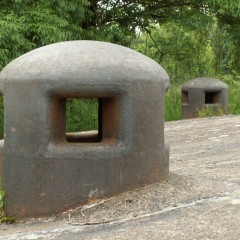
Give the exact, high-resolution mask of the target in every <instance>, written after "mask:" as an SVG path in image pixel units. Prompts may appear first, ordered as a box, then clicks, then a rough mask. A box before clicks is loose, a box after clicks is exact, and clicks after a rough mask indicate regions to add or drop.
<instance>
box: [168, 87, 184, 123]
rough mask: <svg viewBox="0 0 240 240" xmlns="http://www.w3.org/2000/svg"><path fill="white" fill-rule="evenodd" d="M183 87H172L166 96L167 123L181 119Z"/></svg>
mask: <svg viewBox="0 0 240 240" xmlns="http://www.w3.org/2000/svg"><path fill="white" fill-rule="evenodd" d="M181 113H182V110H181V87H180V86H174V85H172V86H170V88H169V89H168V91H167V93H166V95H165V121H173V120H179V119H181Z"/></svg>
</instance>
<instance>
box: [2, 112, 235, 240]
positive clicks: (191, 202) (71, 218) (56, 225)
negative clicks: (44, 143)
mask: <svg viewBox="0 0 240 240" xmlns="http://www.w3.org/2000/svg"><path fill="white" fill-rule="evenodd" d="M165 134H166V140H167V142H168V143H169V144H170V146H171V149H170V172H171V174H170V178H169V179H168V180H166V181H164V182H162V183H156V184H153V185H150V186H146V187H143V188H140V189H137V190H136V191H132V192H128V193H124V194H121V195H119V196H116V197H112V198H110V199H102V200H99V201H95V202H92V203H89V204H88V205H85V206H82V207H79V208H78V209H73V210H69V211H68V212H65V213H62V214H59V215H58V216H54V217H51V218H42V219H27V220H24V221H20V222H19V223H18V224H15V225H5V224H1V225H0V239H9V240H11V239H19V240H23V239H62V240H65V239H72V240H74V239H86V240H88V239H89V240H90V239H92V240H93V239H94V240H95V239H96V240H97V239H106V240H107V239H139V240H141V239H162V240H163V239H224V240H226V239H229V240H230V239H231V240H233V239H239V238H240V230H239V222H240V116H224V117H215V118H204V119H191V120H183V121H176V122H168V123H166V124H165Z"/></svg>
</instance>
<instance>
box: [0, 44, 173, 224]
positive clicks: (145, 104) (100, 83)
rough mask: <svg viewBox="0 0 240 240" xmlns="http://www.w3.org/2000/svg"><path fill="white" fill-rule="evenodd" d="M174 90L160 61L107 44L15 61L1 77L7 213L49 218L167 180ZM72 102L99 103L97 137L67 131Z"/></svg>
mask: <svg viewBox="0 0 240 240" xmlns="http://www.w3.org/2000/svg"><path fill="white" fill-rule="evenodd" d="M168 86H169V77H168V75H167V73H166V72H165V70H164V69H163V68H162V67H161V66H160V65H159V64H158V63H156V62H155V61H153V60H152V59H150V58H148V57H147V56H144V55H142V54H140V53H138V52H136V51H134V50H132V49H129V48H126V47H123V46H119V45H116V44H112V43H106V42H97V41H85V40H83V41H68V42H60V43H54V44H51V45H47V46H44V47H41V48H38V49H35V50H33V51H31V52H28V53H26V54H24V55H22V56H21V57H19V58H17V59H15V60H13V61H12V62H11V63H9V64H8V65H7V66H6V67H5V68H4V69H3V70H2V71H1V73H0V91H1V92H3V97H4V119H5V120H4V149H3V158H2V159H3V161H1V156H0V165H1V163H2V173H3V174H2V183H3V187H4V189H5V190H6V192H7V194H6V205H5V211H6V213H7V214H9V215H12V216H14V217H15V218H19V219H21V218H23V217H39V216H41V217H42V216H50V215H52V214H54V213H59V212H62V211H65V210H67V209H69V208H74V207H76V206H79V205H80V204H86V203H88V201H91V200H92V199H95V198H103V197H111V196H114V195H117V194H119V193H120V192H126V191H129V190H132V189H136V188H137V187H142V186H144V185H146V184H150V183H155V182H159V181H160V180H163V179H165V178H167V177H168V174H169V149H168V147H167V144H165V143H164V95H165V91H166V90H167V88H168ZM69 98H97V99H98V102H99V105H98V106H99V108H98V109H99V110H98V113H99V114H98V115H99V117H98V122H99V124H98V134H96V135H91V134H90V136H89V134H87V135H86V134H84V135H85V136H84V137H83V136H82V134H81V135H78V134H76V133H72V134H67V133H66V101H67V99H69ZM156 128H157V129H158V131H156ZM142 133H144V134H142ZM0 153H1V151H0ZM0 168H1V167H0Z"/></svg>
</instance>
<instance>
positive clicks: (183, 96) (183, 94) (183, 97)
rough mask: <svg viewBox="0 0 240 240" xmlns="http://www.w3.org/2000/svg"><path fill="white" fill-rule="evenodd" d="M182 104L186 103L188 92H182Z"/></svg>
mask: <svg viewBox="0 0 240 240" xmlns="http://www.w3.org/2000/svg"><path fill="white" fill-rule="evenodd" d="M182 103H188V91H182Z"/></svg>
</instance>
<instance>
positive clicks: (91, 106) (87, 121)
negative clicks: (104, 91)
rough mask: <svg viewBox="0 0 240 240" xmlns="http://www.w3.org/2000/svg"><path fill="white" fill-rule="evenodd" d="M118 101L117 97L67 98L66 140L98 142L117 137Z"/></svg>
mask: <svg viewBox="0 0 240 240" xmlns="http://www.w3.org/2000/svg"><path fill="white" fill-rule="evenodd" d="M116 102H117V100H116V99H115V98H66V133H65V139H66V141H67V142H76V143H79V142H80V143H81V142H82V143H84V142H95V143H98V142H103V141H105V140H107V139H108V140H109V139H115V138H116V129H117V124H118V123H117V122H116V121H117V120H116V119H118V117H117V116H116V115H117V114H116V112H117V107H116V105H117V104H116ZM105 142H106V141H105Z"/></svg>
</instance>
